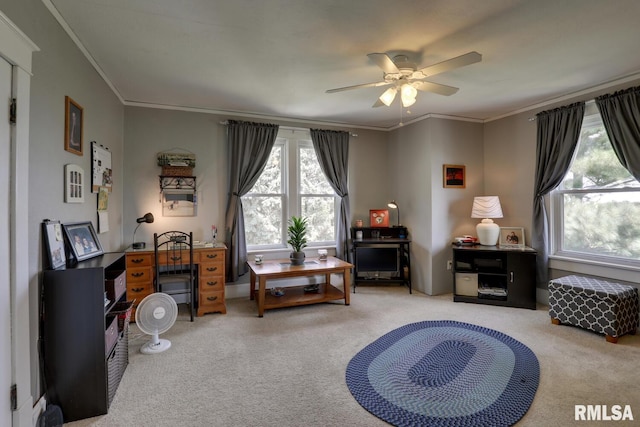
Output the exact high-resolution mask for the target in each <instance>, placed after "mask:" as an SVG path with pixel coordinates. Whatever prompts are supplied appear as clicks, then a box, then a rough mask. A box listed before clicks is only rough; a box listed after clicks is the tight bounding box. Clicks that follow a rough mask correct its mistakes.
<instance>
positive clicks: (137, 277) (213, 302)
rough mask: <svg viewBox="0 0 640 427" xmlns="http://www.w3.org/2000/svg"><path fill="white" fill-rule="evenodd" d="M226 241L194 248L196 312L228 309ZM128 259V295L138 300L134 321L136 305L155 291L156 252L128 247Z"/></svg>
mask: <svg viewBox="0 0 640 427" xmlns="http://www.w3.org/2000/svg"><path fill="white" fill-rule="evenodd" d="M226 249H227V247H226V246H225V245H224V244H220V243H219V244H217V245H216V246H214V247H210V248H205V247H197V248H195V247H194V248H193V264H194V265H196V266H197V271H198V282H197V286H198V289H197V294H196V295H197V298H196V300H197V303H196V306H197V308H198V310H197V315H198V316H202V315H204V314H206V313H222V314H225V313H226V312H227V307H226V304H225V300H224V285H225V282H224V281H225V276H224V270H225V262H224V257H225V251H226ZM125 254H126V258H127V297H128V298H129V299H130V300H132V299H135V300H136V302H135V304H134V309H133V312H132V314H131V317H132V319H131V320H132V321H134V320H135V308H136V307H137V305H138V304H139V303H140V301H142V300H143V299H144V297H146V296H147V295H149V294H152V293H154V292H155V289H154V286H153V282H154V278H155V252H154V250H153V248H151V249H148V248H147V249H128V250H127V251H126V252H125Z"/></svg>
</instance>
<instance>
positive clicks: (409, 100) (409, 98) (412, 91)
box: [400, 84, 418, 108]
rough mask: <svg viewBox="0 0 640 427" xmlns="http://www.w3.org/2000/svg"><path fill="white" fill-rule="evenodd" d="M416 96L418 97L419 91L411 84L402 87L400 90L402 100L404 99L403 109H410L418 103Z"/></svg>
mask: <svg viewBox="0 0 640 427" xmlns="http://www.w3.org/2000/svg"><path fill="white" fill-rule="evenodd" d="M416 95H418V91H417V90H416V88H415V87H413V86H411V85H410V84H404V85H402V88H401V89H400V98H401V99H402V106H403V107H405V108H406V107H410V106H412V105H413V104H415V102H416Z"/></svg>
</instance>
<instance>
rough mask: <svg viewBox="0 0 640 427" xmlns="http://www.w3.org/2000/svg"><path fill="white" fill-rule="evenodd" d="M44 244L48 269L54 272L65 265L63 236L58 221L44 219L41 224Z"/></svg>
mask: <svg viewBox="0 0 640 427" xmlns="http://www.w3.org/2000/svg"><path fill="white" fill-rule="evenodd" d="M42 231H43V234H44V244H45V248H46V251H47V259H48V261H49V268H50V269H51V270H56V269H58V268H60V267H62V266H64V265H65V264H66V261H67V258H66V255H65V252H64V236H63V235H62V225H60V221H50V220H48V219H45V220H44V222H43V223H42Z"/></svg>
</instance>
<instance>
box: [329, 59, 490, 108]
mask: <svg viewBox="0 0 640 427" xmlns="http://www.w3.org/2000/svg"><path fill="white" fill-rule="evenodd" d="M367 56H368V57H369V58H370V59H371V60H372V61H373V62H374V63H375V64H376V65H378V67H380V68H382V71H383V75H382V76H383V79H382V81H380V82H373V83H365V84H359V85H354V86H346V87H340V88H336V89H329V90H327V93H335V92H342V91H345V90H351V89H361V88H365V87H378V86H391V87H389V88H388V89H387V90H386V91H385V92H384V93H383V94H382V95H381V96H380V98H378V100H377V101H376V103H375V104H373V107H380V106H382V105H386V106H389V105H391V103H392V102H393V101H394V99H395V98H396V94H397V93H398V92H400V98H401V101H402V106H403V107H409V106H411V105H413V104H414V103H415V102H416V95H417V93H418V92H417V91H419V90H421V91H427V92H433V93H437V94H439V95H445V96H449V95H453V94H454V93H456V92H457V91H458V88H457V87H452V86H447V85H443V84H439V83H432V82H427V81H425V80H424V79H426V78H428V77H431V76H434V75H436V74H440V73H444V72H445V71H449V70H453V69H454V68H459V67H464V66H466V65H470V64H474V63H476V62H480V61H481V60H482V55H480V54H479V53H478V52H469V53H465V54H464V55H460V56H457V57H455V58H452V59H448V60H446V61H442V62H439V63H437V64H434V65H429V66H428V67H424V68H421V69H419V70H418V69H417V66H416V64H415V63H413V62H411V61H409V58H408V57H407V56H406V55H396V56H394V57H393V59H391V57H389V55H387V54H386V53H370V54H368V55H367Z"/></svg>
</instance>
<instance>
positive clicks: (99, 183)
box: [91, 141, 113, 193]
mask: <svg viewBox="0 0 640 427" xmlns="http://www.w3.org/2000/svg"><path fill="white" fill-rule="evenodd" d="M112 184H113V177H112V172H111V151H109V149H108V148H106V147H103V146H102V145H99V144H98V143H97V142H95V141H91V192H92V193H99V192H100V188H102V187H105V188H106V189H107V190H108V191H109V192H111V187H112Z"/></svg>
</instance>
